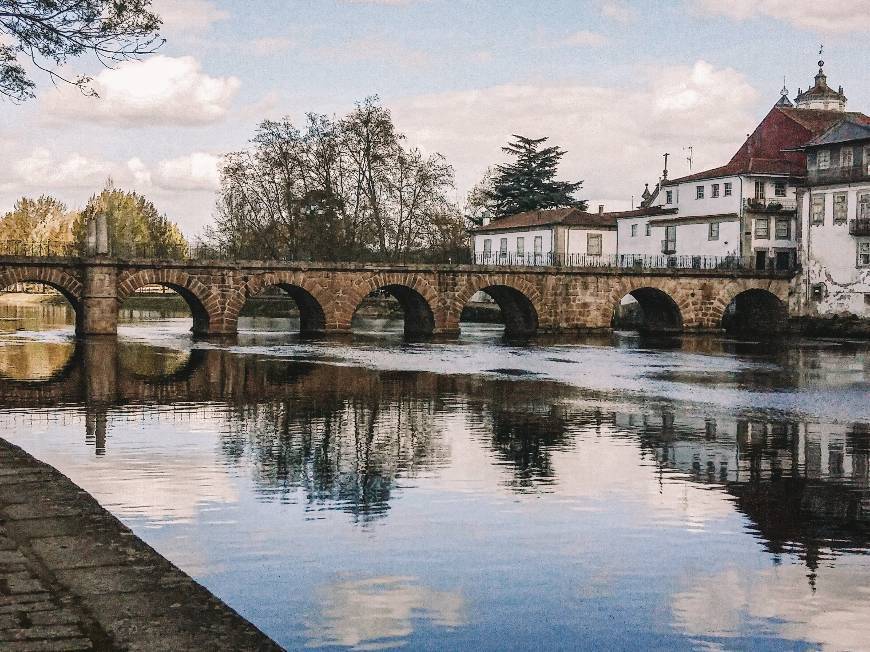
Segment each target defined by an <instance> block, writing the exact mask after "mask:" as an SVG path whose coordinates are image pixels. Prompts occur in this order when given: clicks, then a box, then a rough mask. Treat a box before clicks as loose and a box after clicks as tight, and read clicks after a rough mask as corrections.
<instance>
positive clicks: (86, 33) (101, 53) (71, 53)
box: [0, 0, 163, 102]
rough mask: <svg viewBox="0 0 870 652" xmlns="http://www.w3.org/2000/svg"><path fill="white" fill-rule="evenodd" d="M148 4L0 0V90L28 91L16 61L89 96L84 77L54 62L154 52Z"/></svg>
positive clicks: (156, 42) (30, 85) (24, 94)
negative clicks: (64, 71)
mask: <svg viewBox="0 0 870 652" xmlns="http://www.w3.org/2000/svg"><path fill="white" fill-rule="evenodd" d="M150 7H151V0H0V35H5V36H6V38H4V39H0V95H5V96H6V97H7V98H8V99H10V100H12V101H15V102H21V101H24V100H26V99H28V98H31V97H33V96H34V93H33V89H34V87H35V83H34V82H33V80H32V79H31V78H30V76H29V74H28V72H27V70H26V69H25V67H24V65H23V64H22V60H26V61H29V62H31V63H32V64H33V65H34V66H35V67H37V68H39V69H40V70H42V71H44V72H46V73H48V75H49V76H50V77H51V79H52V80H53V81H61V82H66V83H69V84H73V85H74V86H78V87H79V88H80V89H81V90H82V91H83V92H84V93H86V94H89V95H95V94H96V93H95V92H94V91H93V89H91V88H90V87H89V82H90V81H91V80H90V78H88V77H86V76H79V77H76V78H74V79H70V78H68V77H65V76H63V75H62V74H61V73H60V72H58V70H57V69H58V67H60V66H61V65H63V64H64V63H66V62H67V61H68V60H69V59H70V58H74V57H78V56H81V55H83V54H86V53H91V54H93V55H94V56H95V57H96V58H97V59H98V60H99V61H100V62H101V63H103V64H104V65H110V64H111V63H112V62H117V61H125V60H128V59H136V58H138V57H140V56H143V55H145V54H150V53H151V52H154V51H155V50H156V49H157V48H158V47H160V46H161V45H162V44H163V41H162V40H161V39H160V38H159V36H158V30H159V28H160V18H159V17H158V16H157V15H156V14H154V13H153V12H151V11H150ZM10 41H11V42H10Z"/></svg>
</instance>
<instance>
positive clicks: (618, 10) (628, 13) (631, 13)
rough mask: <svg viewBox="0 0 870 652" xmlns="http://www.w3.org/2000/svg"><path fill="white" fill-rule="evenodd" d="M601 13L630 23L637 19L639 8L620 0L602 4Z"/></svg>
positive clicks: (618, 20)
mask: <svg viewBox="0 0 870 652" xmlns="http://www.w3.org/2000/svg"><path fill="white" fill-rule="evenodd" d="M601 13H602V15H604V16H606V17H607V18H610V19H612V20H615V21H617V22H620V23H630V22H632V21H634V20H636V19H637V10H636V9H634V8H632V7H629V6H628V5H627V4H625V3H623V2H619V1H618V0H613V1H611V2H605V3H604V4H603V5H601Z"/></svg>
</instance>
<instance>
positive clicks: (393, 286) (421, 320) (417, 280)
mask: <svg viewBox="0 0 870 652" xmlns="http://www.w3.org/2000/svg"><path fill="white" fill-rule="evenodd" d="M377 290H382V291H384V292H386V293H387V294H389V295H390V296H392V297H393V298H395V299H396V300H397V301H398V302H399V305H400V306H401V307H402V312H403V313H404V315H405V336H406V337H412V338H417V337H428V336H430V335H432V334H433V333H435V332H436V331H437V330H438V325H437V324H436V314H437V307H438V292H437V291H436V290H435V288H433V287H432V286H431V285H430V284H429V282H428V281H427V280H426V279H425V278H423V277H422V276H420V275H419V274H414V273H407V274H391V273H386V274H373V275H372V276H369V277H366V278H364V279H362V280H360V281H358V282H357V283H355V284H354V286H353V287H352V289H351V291H350V292H349V297H348V298H349V303H348V304H347V308H349V312H347V313H346V314H345V315H344V319H343V320H342V321H345V323H346V324H347V326H348V328H349V327H350V324H351V321H352V319H353V315H354V313H355V312H356V310H357V308H359V306H360V304H361V303H362V301H363V299H365V298H366V297H367V296H369V295H370V294H371V293H372V292H375V291H377Z"/></svg>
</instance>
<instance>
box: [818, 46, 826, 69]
mask: <svg viewBox="0 0 870 652" xmlns="http://www.w3.org/2000/svg"><path fill="white" fill-rule="evenodd" d="M824 56H825V44H824V43H819V72H822V68H823V67H824V65H825V60H824Z"/></svg>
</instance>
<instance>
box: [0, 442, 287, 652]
mask: <svg viewBox="0 0 870 652" xmlns="http://www.w3.org/2000/svg"><path fill="white" fill-rule="evenodd" d="M91 649H93V650H148V651H155V650H173V651H178V650H280V649H281V648H280V647H278V646H277V645H276V644H275V643H274V642H273V641H272V640H271V639H269V638H268V637H267V636H266V635H265V634H263V633H262V632H260V631H259V630H258V629H257V628H256V627H254V626H253V625H251V624H250V623H249V622H248V621H246V620H245V619H244V618H242V617H241V616H240V615H239V614H237V613H236V612H235V611H233V610H232V609H230V608H229V607H228V606H227V605H225V604H224V603H223V602H221V601H220V600H218V599H217V598H215V597H214V596H213V595H212V594H211V593H209V592H208V591H207V590H206V589H205V588H203V587H202V586H200V585H199V584H197V583H196V582H194V581H193V580H192V579H191V578H190V577H189V576H187V575H186V574H184V573H183V572H182V571H180V570H179V569H178V568H176V567H175V566H173V565H172V564H171V563H170V562H169V561H167V560H166V559H165V558H163V557H162V556H160V554H158V553H157V552H156V551H154V549H152V548H151V547H150V546H148V545H147V544H146V543H145V542H143V541H142V540H141V539H139V538H138V537H137V536H136V535H134V534H133V533H132V532H131V531H130V530H129V529H128V528H127V527H125V526H124V525H123V524H122V523H121V522H120V521H118V520H117V519H116V518H115V517H114V516H112V515H111V514H109V513H108V512H107V511H106V510H105V509H103V508H102V507H100V505H99V504H97V502H96V501H95V500H94V499H93V498H92V497H91V496H90V495H89V494H88V493H87V492H85V491H83V490H82V489H80V488H79V487H77V486H76V485H75V484H73V483H72V482H71V481H70V480H69V479H68V478H67V477H66V476H64V475H62V474H61V473H60V472H58V471H57V470H56V469H54V468H52V467H50V466H48V465H47V464H43V463H42V462H39V461H38V460H36V459H34V458H33V457H31V456H30V455H28V454H27V453H25V452H24V451H23V450H21V449H20V448H18V447H17V446H14V445H12V444H9V443H8V442H6V441H4V440H2V439H0V650H3V651H6V650H10V651H13V652H14V651H18V650H91Z"/></svg>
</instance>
